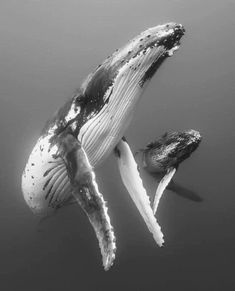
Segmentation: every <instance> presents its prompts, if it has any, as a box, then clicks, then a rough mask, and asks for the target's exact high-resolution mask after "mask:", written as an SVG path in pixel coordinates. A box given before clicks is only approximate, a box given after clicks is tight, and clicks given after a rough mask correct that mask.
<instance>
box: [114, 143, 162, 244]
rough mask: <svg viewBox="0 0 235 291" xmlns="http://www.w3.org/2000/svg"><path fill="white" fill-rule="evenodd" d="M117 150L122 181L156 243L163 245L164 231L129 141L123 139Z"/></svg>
mask: <svg viewBox="0 0 235 291" xmlns="http://www.w3.org/2000/svg"><path fill="white" fill-rule="evenodd" d="M115 151H116V156H117V158H118V166H119V171H120V174H121V178H122V181H123V183H124V185H125V187H126V188H127V190H128V192H129V194H130V196H131V198H132V200H133V201H134V203H135V205H136V207H137V208H138V210H139V212H140V214H141V216H142V217H143V219H144V221H145V223H146V225H147V227H148V229H149V231H150V232H151V233H152V234H153V237H154V239H155V241H156V243H157V244H158V245H159V246H162V245H163V243H164V239H163V233H162V231H161V227H160V226H159V224H158V223H157V220H156V218H155V217H154V215H153V211H152V208H151V206H150V201H149V197H148V195H147V193H146V190H145V189H144V186H143V183H142V180H141V178H140V174H139V171H138V168H137V164H136V161H135V159H134V157H133V154H132V152H131V149H130V147H129V145H128V143H127V142H126V141H123V140H121V141H120V142H119V143H118V145H117V146H116V148H115Z"/></svg>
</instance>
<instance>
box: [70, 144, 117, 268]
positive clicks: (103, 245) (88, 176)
mask: <svg viewBox="0 0 235 291" xmlns="http://www.w3.org/2000/svg"><path fill="white" fill-rule="evenodd" d="M76 155H77V163H78V165H81V167H82V171H81V172H82V174H80V171H79V170H81V169H79V168H78V176H77V177H76V175H75V179H74V181H75V183H74V185H73V193H72V195H73V196H74V198H75V199H76V201H77V202H78V204H79V205H80V206H81V207H82V209H83V210H84V211H85V213H86V214H87V216H88V219H89V221H90V223H91V224H92V226H93V228H94V230H95V233H96V236H97V239H98V241H99V247H100V250H101V254H102V260H103V266H104V269H105V271H107V270H109V268H110V267H111V266H112V264H113V261H114V259H115V251H116V243H115V241H116V238H115V235H114V232H113V227H112V225H111V222H110V218H109V215H108V208H107V207H106V202H105V200H104V198H103V195H102V194H101V193H100V191H99V188H98V184H97V182H96V178H95V173H94V171H93V170H92V167H91V165H90V162H89V160H88V157H87V154H86V152H85V150H84V149H83V147H81V148H80V150H78V151H77V153H76ZM83 197H86V199H85V200H84V198H83ZM89 203H90V204H91V205H93V207H95V208H94V209H95V210H92V207H91V206H89ZM88 206H89V207H88Z"/></svg>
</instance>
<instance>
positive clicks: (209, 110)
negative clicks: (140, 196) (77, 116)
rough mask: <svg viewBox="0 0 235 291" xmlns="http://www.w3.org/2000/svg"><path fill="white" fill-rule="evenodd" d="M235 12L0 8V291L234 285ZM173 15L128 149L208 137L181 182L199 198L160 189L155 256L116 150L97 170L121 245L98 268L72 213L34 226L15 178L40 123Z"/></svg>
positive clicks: (105, 0) (209, 7)
mask: <svg viewBox="0 0 235 291" xmlns="http://www.w3.org/2000/svg"><path fill="white" fill-rule="evenodd" d="M234 14H235V2H234V1H233V0H231V1H228V0H227V1H200V0H198V1H186V0H184V1H156V0H155V1H134V0H131V1H123V0H119V1H114V0H100V1H91V0H89V1H87V0H83V1H80V0H77V1H75V0H68V1H62V0H56V1H55V0H47V1H43V0H38V1H36V0H35V1H33V0H31V1H30V0H24V1H22V0H21V1H19V0H17V1H16V0H15V1H13V0H1V1H0V84H1V86H0V102H1V103H0V106H1V107H0V127H1V131H0V132H1V142H0V153H1V171H0V187H1V198H0V201H1V203H0V246H1V247H0V290H4V291H5V290H7V291H8V290H10V291H11V290H25V291H26V290H33V291H36V290H232V289H233V288H234V287H233V285H234V284H235V277H234V264H235V232H234V225H235V198H234V195H235V194H234V193H235V192H234V162H235V159H234V143H235V131H234V117H235V106H234V103H235V102H234V89H235V85H234V84H235V83H234V77H235V61H234V60H235V58H234V53H233V52H234V50H235V38H234V31H235V17H234ZM168 21H176V22H179V23H182V24H184V26H185V28H186V36H185V37H184V38H183V40H182V46H181V48H180V50H179V51H178V52H177V53H176V54H175V55H174V56H173V57H172V58H170V59H168V60H167V61H166V62H165V63H164V65H163V67H162V68H161V69H160V70H159V72H158V73H157V74H156V76H155V77H154V78H153V80H152V83H151V84H150V86H149V87H148V89H147V90H146V92H145V94H144V96H143V98H142V101H141V104H140V106H139V107H138V110H137V112H136V115H135V119H134V121H133V122H132V124H131V126H130V128H129V130H128V132H127V134H126V136H127V138H128V140H129V142H130V144H131V145H132V148H133V149H134V150H136V149H138V148H140V147H142V146H144V145H145V144H146V143H147V142H149V141H150V140H152V139H153V138H154V137H156V136H159V135H160V134H162V133H163V132H164V131H166V130H184V129H189V128H193V129H196V130H199V131H200V132H201V134H202V135H203V142H202V144H201V145H200V147H199V149H198V150H197V151H196V152H195V153H194V154H193V155H192V157H191V158H190V159H188V160H187V161H185V162H184V163H183V164H182V166H181V167H180V169H179V172H178V173H177V174H176V181H177V182H179V183H181V184H182V185H184V186H186V187H188V188H189V189H191V190H193V191H195V192H196V193H198V194H199V195H200V196H202V197H203V198H204V202H202V203H195V202H191V201H187V200H185V199H182V198H181V197H177V196H176V195H175V194H173V193H172V192H170V191H167V192H166V193H165V196H164V197H163V198H162V201H161V204H160V209H159V221H160V223H161V226H162V229H163V231H164V234H165V240H166V244H165V247H164V248H162V249H160V248H158V247H157V246H156V244H155V242H154V241H153V239H152V236H151V235H150V234H149V232H148V231H147V228H146V226H145V224H144V222H143V221H142V219H141V217H140V215H139V214H138V212H137V210H136V208H135V206H134V205H133V203H132V201H131V199H130V197H129V196H128V194H127V192H126V190H125V189H124V186H123V185H122V183H121V181H120V177H119V173H118V170H117V165H116V162H115V159H114V158H113V157H112V156H111V157H110V158H109V159H108V160H107V161H106V163H105V164H104V165H103V166H102V167H101V168H100V169H99V170H98V171H97V175H98V180H99V184H100V188H101V190H102V192H103V193H104V196H105V198H106V200H108V203H109V213H110V216H111V219H112V223H113V225H114V227H115V229H116V235H117V247H118V250H117V258H116V260H115V264H114V266H113V267H112V268H111V270H110V271H109V272H104V271H103V269H102V266H101V256H100V253H99V249H98V244H97V241H96V238H95V236H94V233H93V230H92V229H91V227H90V225H89V222H88V221H87V219H86V217H85V215H84V214H83V213H82V211H81V209H80V208H79V207H78V206H76V205H74V206H71V207H67V208H64V209H62V210H61V211H60V212H58V214H57V215H55V216H54V217H52V218H50V219H48V220H47V221H45V222H44V223H42V224H41V225H38V218H37V217H35V216H34V215H33V214H32V213H31V211H30V210H29V209H28V207H27V206H26V204H25V203H24V200H23V196H22V193H21V189H20V179H21V174H22V170H23V168H24V165H25V162H26V160H27V158H28V155H29V153H30V152H31V149H32V146H33V144H34V142H35V141H36V138H37V137H38V134H39V133H40V131H41V129H42V127H43V126H44V123H45V121H46V120H47V119H48V118H49V117H50V116H51V114H52V113H53V112H54V111H55V110H56V109H57V108H58V107H59V106H61V105H62V104H63V102H64V100H65V99H66V98H67V97H68V96H69V95H70V94H71V93H72V92H73V90H74V89H75V88H76V87H78V86H79V84H80V83H81V81H82V80H83V78H84V77H85V76H86V75H87V74H88V73H89V72H90V71H91V70H92V69H93V68H94V67H95V66H96V65H98V64H99V63H100V62H101V61H102V60H103V59H104V58H105V57H106V56H107V55H109V54H110V53H111V52H113V51H114V50H115V49H116V48H117V47H120V46H121V45H122V44H124V43H125V42H126V41H127V40H129V39H130V38H131V37H133V36H135V35H136V34H138V33H139V32H140V31H142V30H144V29H146V28H148V27H151V26H155V25H157V24H160V23H164V22H168ZM148 182H149V183H148V185H147V187H148V189H149V190H150V191H152V193H153V191H154V188H155V185H154V183H153V181H152V180H150V179H148ZM146 183H147V182H146Z"/></svg>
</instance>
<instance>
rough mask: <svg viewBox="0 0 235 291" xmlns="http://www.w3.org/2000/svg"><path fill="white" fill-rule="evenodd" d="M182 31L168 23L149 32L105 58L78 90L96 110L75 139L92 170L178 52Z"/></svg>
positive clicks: (121, 134) (106, 152)
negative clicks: (148, 87) (157, 74)
mask: <svg viewBox="0 0 235 291" xmlns="http://www.w3.org/2000/svg"><path fill="white" fill-rule="evenodd" d="M183 34H184V28H183V26H182V25H180V24H175V23H168V24H165V25H159V26H156V27H153V28H149V29H147V30H146V31H144V32H142V33H141V34H140V35H138V36H137V37H135V38H134V39H133V40H131V41H129V42H128V44H127V45H125V46H124V47H123V48H121V49H119V50H117V51H116V52H114V53H113V55H111V56H110V57H108V58H107V59H106V60H105V61H104V62H103V64H102V65H100V66H99V67H97V69H96V70H95V71H94V72H93V73H92V74H90V75H89V76H88V77H87V79H86V80H85V81H84V83H83V84H82V87H81V91H82V94H84V95H85V96H93V97H94V98H92V101H93V103H95V104H97V108H98V107H99V110H98V111H97V113H96V114H94V115H93V116H92V117H91V118H89V120H88V121H87V122H86V123H85V124H84V126H82V127H81V129H80V131H79V134H78V137H79V139H81V141H82V143H83V146H84V148H85V150H86V152H87V154H88V157H89V159H90V162H91V164H92V165H93V166H97V165H98V164H100V163H102V161H103V160H104V159H105V158H106V157H107V156H108V154H109V153H110V152H111V151H112V150H113V148H114V147H115V145H116V144H117V142H118V141H119V140H120V139H121V137H122V136H123V134H124V132H125V130H126V128H127V127H128V125H129V124H130V121H131V119H132V115H133V112H134V109H135V106H136V104H137V102H138V100H139V98H140V96H141V95H142V93H143V92H144V89H145V88H146V85H147V84H148V83H149V81H150V80H151V78H152V77H153V75H154V74H155V72H156V71H157V69H158V68H159V67H160V65H161V64H162V63H163V61H164V60H165V59H166V58H167V57H169V56H171V55H172V54H173V52H174V51H175V50H177V49H178V48H179V45H180V39H181V37H182V35H183Z"/></svg>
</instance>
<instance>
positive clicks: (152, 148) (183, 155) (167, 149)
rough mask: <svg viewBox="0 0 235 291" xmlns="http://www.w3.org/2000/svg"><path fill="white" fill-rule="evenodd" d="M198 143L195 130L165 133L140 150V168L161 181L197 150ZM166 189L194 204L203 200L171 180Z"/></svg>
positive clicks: (198, 134) (199, 136)
mask: <svg viewBox="0 0 235 291" xmlns="http://www.w3.org/2000/svg"><path fill="white" fill-rule="evenodd" d="M200 142H201V135H200V133H199V132H198V131H196V130H192V129H191V130H187V131H183V132H171V133H165V134H164V135H163V136H162V137H161V138H159V139H157V140H155V141H153V142H151V143H149V144H148V145H147V146H146V148H145V149H141V150H140V152H142V154H143V155H142V163H141V166H142V167H143V168H144V169H145V170H146V171H147V172H148V173H149V174H150V175H151V176H153V177H154V178H155V179H157V180H158V181H161V180H162V179H163V178H164V176H165V175H166V174H167V172H169V171H170V170H171V169H173V168H176V169H178V167H179V165H180V164H181V163H182V162H183V161H184V160H185V159H187V158H189V157H190V155H191V154H192V153H193V152H194V151H195V150H196V149H197V148H198V146H199V144H200ZM167 189H169V190H171V191H173V192H174V193H176V194H178V195H179V196H181V197H183V198H186V199H189V200H192V201H195V202H201V201H202V200H203V199H202V198H201V197H200V196H199V195H198V194H197V193H195V192H194V191H192V190H190V189H187V188H185V187H184V186H182V185H180V184H178V183H176V182H174V181H173V180H171V181H170V183H169V184H168V185H167Z"/></svg>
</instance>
